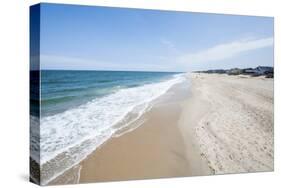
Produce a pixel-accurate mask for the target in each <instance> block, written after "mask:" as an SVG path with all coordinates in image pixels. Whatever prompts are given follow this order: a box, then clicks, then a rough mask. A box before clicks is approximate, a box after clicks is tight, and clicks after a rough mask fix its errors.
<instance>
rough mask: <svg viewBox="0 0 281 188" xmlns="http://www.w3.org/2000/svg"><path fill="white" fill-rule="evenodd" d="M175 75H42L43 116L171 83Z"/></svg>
mask: <svg viewBox="0 0 281 188" xmlns="http://www.w3.org/2000/svg"><path fill="white" fill-rule="evenodd" d="M175 74H176V73H172V72H128V71H61V70H43V71H41V116H43V117H44V116H48V115H54V114H56V113H60V112H63V111H65V110H67V109H70V108H75V107H76V106H77V105H81V104H83V103H86V102H88V101H90V100H93V99H96V98H99V97H103V96H105V95H109V94H112V93H114V92H117V91H119V90H120V89H125V88H132V87H138V86H141V85H145V84H150V83H155V82H159V81H163V80H167V79H170V78H171V77H172V76H173V75H175Z"/></svg>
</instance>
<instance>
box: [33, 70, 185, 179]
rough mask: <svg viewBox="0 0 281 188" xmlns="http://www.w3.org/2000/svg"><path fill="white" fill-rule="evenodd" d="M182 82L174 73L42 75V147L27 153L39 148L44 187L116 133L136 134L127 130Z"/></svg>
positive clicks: (182, 79) (64, 73)
mask: <svg viewBox="0 0 281 188" xmlns="http://www.w3.org/2000/svg"><path fill="white" fill-rule="evenodd" d="M185 80H186V77H185V76H184V75H183V74H180V73H172V72H126V71H50V70H43V71H41V82H40V83H41V90H40V91H41V94H40V97H41V101H40V102H41V118H40V120H39V121H40V132H39V134H40V147H37V145H35V146H34V147H32V148H31V154H32V153H36V151H37V150H38V148H39V149H40V159H39V158H38V157H37V158H36V156H35V157H33V159H34V160H35V161H36V162H37V163H39V164H40V167H41V169H42V171H41V178H42V182H43V184H46V183H48V182H49V181H51V180H52V179H54V178H56V177H57V176H58V175H59V174H61V173H63V172H65V171H66V170H67V169H69V168H71V167H73V166H75V165H76V164H78V163H79V162H80V161H82V160H83V159H85V157H87V156H88V155H89V154H91V153H92V152H93V151H94V150H95V149H96V148H97V147H99V146H100V145H101V144H103V143H104V142H106V141H107V140H108V139H109V138H111V137H112V136H113V135H114V133H116V132H117V131H120V130H121V131H122V130H123V129H124V128H126V129H127V128H128V129H129V130H132V129H134V127H130V125H131V124H132V123H133V122H136V121H138V120H139V119H140V117H141V116H142V115H143V114H144V113H145V112H146V111H148V110H149V109H150V108H151V107H152V105H153V101H154V100H155V99H157V98H158V97H160V96H161V95H163V94H165V93H166V92H167V91H168V90H169V89H170V88H171V87H172V86H174V85H175V84H179V83H181V82H183V81H185ZM32 120H34V122H37V121H38V119H36V118H32ZM38 124H39V123H37V124H36V123H34V125H35V126H36V125H38ZM33 130H35V129H33ZM34 135H35V134H34ZM34 139H36V138H34ZM33 150H34V152H33Z"/></svg>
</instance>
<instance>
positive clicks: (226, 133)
mask: <svg viewBox="0 0 281 188" xmlns="http://www.w3.org/2000/svg"><path fill="white" fill-rule="evenodd" d="M190 79H191V87H189V86H188V87H186V86H187V85H188V84H187V83H184V84H186V85H180V86H177V87H174V88H172V89H171V90H170V91H169V92H168V93H167V94H165V95H164V96H163V97H161V98H160V99H158V100H157V101H156V103H155V104H154V105H153V107H152V109H151V110H149V111H148V112H146V113H145V114H144V115H143V116H142V117H141V119H140V121H141V122H143V123H142V124H141V125H140V126H139V127H138V128H136V129H134V130H132V131H128V132H126V133H124V134H121V135H117V136H116V137H113V138H111V139H110V140H108V141H107V142H106V143H104V144H103V145H101V146H100V147H99V148H98V149H97V150H96V151H94V152H93V153H92V154H91V155H90V156H88V157H87V159H85V160H84V161H82V162H81V163H80V164H79V165H77V166H76V167H75V168H74V169H78V170H76V171H75V170H74V172H75V173H76V174H77V173H78V174H79V176H78V179H79V181H77V182H79V183H88V182H101V181H121V180H137V179H152V178H168V177H182V176H195V175H210V174H224V173H241V172H258V171H272V170H273V151H274V149H273V146H274V145H273V79H266V78H263V77H248V76H228V75H219V74H195V73H192V74H191V75H190ZM72 174H73V173H72ZM66 177H70V175H67V173H66ZM63 179H65V178H61V177H59V178H57V179H56V180H55V181H53V182H52V183H51V184H61V183H63V181H62V180H63ZM72 183H73V182H72Z"/></svg>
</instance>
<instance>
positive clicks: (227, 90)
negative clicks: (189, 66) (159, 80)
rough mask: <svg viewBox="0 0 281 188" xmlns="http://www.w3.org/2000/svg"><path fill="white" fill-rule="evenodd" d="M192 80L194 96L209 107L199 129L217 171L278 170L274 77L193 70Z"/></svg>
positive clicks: (206, 153) (199, 139) (200, 142)
mask: <svg viewBox="0 0 281 188" xmlns="http://www.w3.org/2000/svg"><path fill="white" fill-rule="evenodd" d="M192 80H193V82H192V83H193V84H192V91H193V96H196V97H195V98H194V101H201V102H202V101H204V102H203V105H204V106H202V107H201V108H200V109H203V108H205V110H207V112H206V113H204V115H203V116H201V117H200V118H199V119H197V120H196V125H195V126H194V127H193V131H194V135H195V137H196V138H195V140H196V143H197V144H198V145H199V147H200V151H201V156H203V157H204V158H205V159H206V160H207V161H208V166H209V168H210V169H211V170H212V173H214V174H225V173H241V172H258V171H272V170H273V167H274V165H273V162H274V160H273V155H274V154H273V153H274V143H273V138H274V135H273V134H274V130H273V121H274V120H273V79H267V78H264V77H249V76H242V75H241V76H228V75H224V74H222V75H218V74H213V75H212V74H193V75H192ZM196 98H197V99H196ZM194 101H193V102H194ZM186 107H187V105H186ZM188 108H190V107H187V109H188ZM197 108H198V107H197ZM186 118H188V116H187V117H186Z"/></svg>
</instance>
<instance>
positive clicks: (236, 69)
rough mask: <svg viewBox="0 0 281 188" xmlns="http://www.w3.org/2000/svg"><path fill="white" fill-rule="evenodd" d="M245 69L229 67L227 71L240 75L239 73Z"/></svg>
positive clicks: (230, 73)
mask: <svg viewBox="0 0 281 188" xmlns="http://www.w3.org/2000/svg"><path fill="white" fill-rule="evenodd" d="M242 73H243V70H242V69H238V68H234V69H229V70H228V71H227V74H229V75H238V74H242Z"/></svg>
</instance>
